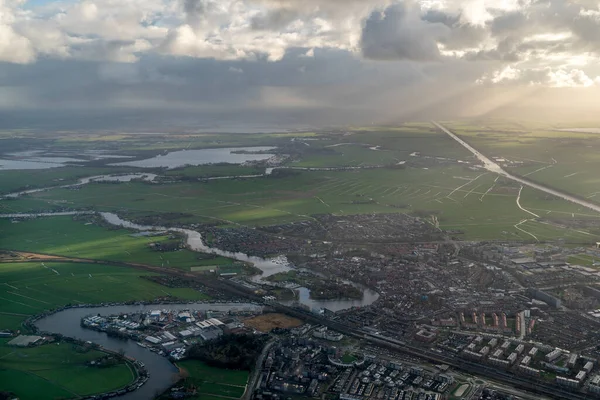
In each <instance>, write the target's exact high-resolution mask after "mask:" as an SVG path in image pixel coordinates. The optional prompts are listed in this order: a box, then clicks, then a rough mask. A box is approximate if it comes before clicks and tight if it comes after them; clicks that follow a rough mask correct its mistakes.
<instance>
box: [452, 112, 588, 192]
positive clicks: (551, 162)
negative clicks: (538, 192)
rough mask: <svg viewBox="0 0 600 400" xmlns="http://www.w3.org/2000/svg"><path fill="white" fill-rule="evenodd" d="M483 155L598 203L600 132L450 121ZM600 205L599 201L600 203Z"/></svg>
mask: <svg viewBox="0 0 600 400" xmlns="http://www.w3.org/2000/svg"><path fill="white" fill-rule="evenodd" d="M449 126H450V127H453V128H455V131H456V133H457V134H459V135H460V136H461V137H463V138H464V139H465V140H467V141H468V142H469V143H471V144H472V145H473V146H475V147H476V148H478V149H480V150H481V151H482V152H483V153H484V154H486V155H488V156H493V157H499V158H502V159H505V160H508V162H510V164H508V167H507V169H508V170H509V172H512V173H515V174H519V175H522V176H525V177H527V178H528V179H531V180H533V181H536V182H539V183H543V184H546V185H548V186H551V187H554V188H557V189H560V190H564V191H566V192H569V193H571V194H574V195H577V196H579V197H581V198H585V199H587V200H588V201H591V202H596V203H598V202H599V201H600V198H599V199H596V195H597V194H598V193H600V178H599V177H598V175H597V173H596V171H598V168H599V167H600V156H599V151H598V150H600V135H598V133H593V132H569V131H562V130H557V129H558V128H563V127H559V126H545V125H543V124H537V125H536V124H533V125H531V124H530V125H527V126H520V124H517V125H515V124H508V125H494V124H484V123H482V125H479V124H473V125H464V124H459V123H453V124H449ZM599 204H600V203H599Z"/></svg>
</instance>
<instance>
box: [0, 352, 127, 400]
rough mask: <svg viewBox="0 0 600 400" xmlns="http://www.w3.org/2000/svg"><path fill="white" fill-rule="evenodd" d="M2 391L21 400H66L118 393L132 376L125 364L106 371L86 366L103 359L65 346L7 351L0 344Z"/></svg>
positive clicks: (103, 354)
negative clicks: (117, 390)
mask: <svg viewBox="0 0 600 400" xmlns="http://www.w3.org/2000/svg"><path fill="white" fill-rule="evenodd" d="M0 352H1V354H2V356H1V357H0V382H2V389H3V390H8V391H11V392H13V393H15V394H16V395H17V396H19V398H20V399H22V400H39V399H68V398H76V397H81V396H89V395H93V394H97V393H104V392H108V391H111V390H115V389H119V388H121V387H124V386H126V385H127V384H129V383H130V382H131V381H132V380H133V379H134V375H133V372H132V370H131V369H130V367H129V366H128V365H127V364H125V363H119V364H117V365H114V366H111V367H106V368H101V369H100V368H95V367H91V366H88V365H86V364H87V363H88V362H89V361H93V360H96V359H98V358H101V357H103V356H105V353H102V352H100V351H95V350H83V349H81V348H76V346H74V345H72V344H68V343H53V344H47V345H42V346H37V347H33V348H15V347H8V346H6V345H5V343H0Z"/></svg>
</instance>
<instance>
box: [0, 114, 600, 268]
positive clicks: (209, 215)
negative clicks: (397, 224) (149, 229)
mask: <svg viewBox="0 0 600 400" xmlns="http://www.w3.org/2000/svg"><path fill="white" fill-rule="evenodd" d="M486 123H487V125H486V124H481V125H479V124H477V123H474V122H471V123H470V125H469V124H466V123H457V122H454V123H451V124H449V126H450V127H454V128H457V132H458V133H460V134H461V135H465V137H466V138H467V139H468V140H469V141H472V142H473V144H474V145H475V146H481V148H482V150H483V151H484V152H489V154H490V155H494V156H495V155H499V156H504V157H507V159H509V160H517V159H518V160H521V161H523V163H522V164H514V165H515V168H524V169H526V171H527V172H524V174H525V173H529V172H533V171H535V174H533V175H531V178H532V179H533V178H534V177H535V176H536V174H543V173H546V172H547V171H548V173H551V172H550V171H552V168H547V169H545V170H540V171H536V170H537V169H539V168H540V166H545V165H546V164H544V163H545V162H547V161H548V160H551V159H552V157H551V156H548V155H546V156H544V157H545V158H542V161H543V162H544V163H542V164H539V163H536V162H535V160H534V158H541V156H540V154H539V153H540V152H544V151H546V150H547V149H546V150H544V149H542V150H540V149H538V148H537V145H534V144H525V141H526V140H527V141H532V143H535V141H537V140H555V139H556V138H555V137H554V136H560V135H565V133H564V132H560V133H558V132H553V131H551V130H550V128H549V127H544V128H543V130H538V131H534V133H533V134H531V133H528V132H530V131H528V130H527V129H530V128H531V126H530V125H526V124H508V123H504V122H498V121H488V122H486ZM544 132H545V133H544ZM548 132H552V133H553V134H556V135H554V136H552V137H550V138H548V137H547V136H548V135H549V134H548ZM559 134H560V135H559ZM544 135H546V136H544ZM577 135H580V136H585V135H587V134H579V133H578V134H577ZM184 137H186V138H188V139H189V138H190V137H191V136H190V137H188V136H185V135H183V136H177V137H176V138H175V139H174V143H177V141H178V140H180V139H183V138H184ZM251 138H254V139H257V140H258V142H252V144H261V145H262V144H264V145H282V146H288V147H286V148H290V147H289V146H292V147H291V148H293V149H295V150H294V151H295V153H294V159H293V160H290V161H288V162H287V166H290V167H305V168H309V167H310V168H319V167H320V168H324V167H332V168H336V167H346V166H352V167H359V166H368V165H388V167H386V168H380V169H360V170H342V169H334V170H317V171H314V170H313V171H304V170H282V171H280V173H276V174H274V175H273V176H268V177H260V178H253V179H235V180H215V181H206V182H196V181H186V182H172V183H161V184H148V183H143V182H130V183H123V184H119V185H117V186H115V185H110V184H103V183H93V184H90V185H86V186H85V187H82V188H81V189H79V190H70V189H53V190H51V191H46V192H42V193H36V194H33V195H30V196H26V197H23V198H20V199H18V200H13V201H3V202H0V213H13V212H25V211H32V210H33V211H37V210H52V209H65V208H66V209H73V210H80V209H90V208H91V209H94V210H102V211H111V212H116V213H118V214H119V215H121V216H124V217H127V216H130V217H144V216H152V215H157V214H160V213H179V214H181V215H180V217H178V218H176V219H175V220H173V222H176V223H179V224H183V223H212V224H217V225H222V226H237V225H245V226H251V227H255V226H263V225H274V224H281V223H287V222H291V221H298V220H309V219H311V218H312V216H313V215H315V214H325V213H331V214H336V215H348V214H359V213H397V212H402V213H407V214H411V215H416V216H420V217H423V218H426V219H428V220H430V221H431V222H432V224H435V225H436V226H439V227H440V228H442V229H447V230H452V231H462V232H464V234H461V235H460V236H459V237H460V238H465V239H486V240H488V239H510V240H546V239H548V240H551V239H557V238H562V239H565V240H567V241H572V242H585V243H588V242H590V241H593V240H595V239H596V237H597V236H599V234H600V230H598V229H596V228H593V229H591V230H589V231H588V230H586V229H570V228H566V227H565V226H564V225H565V224H564V223H562V222H564V219H565V218H571V219H591V220H596V219H597V218H598V217H600V215H597V214H596V213H594V212H592V211H590V210H588V209H584V208H582V207H579V206H577V205H573V204H571V203H568V202H566V201H564V200H557V199H554V198H549V197H548V196H546V195H544V194H543V193H541V192H538V191H536V190H534V189H531V188H524V189H523V190H522V192H521V198H520V205H521V207H522V208H523V209H525V210H529V211H531V212H533V213H534V214H536V215H538V216H539V217H538V218H533V215H532V214H530V213H528V212H527V211H525V210H523V209H522V208H521V207H519V204H517V201H516V200H517V197H518V194H519V186H518V185H517V184H515V183H514V182H510V181H505V180H504V179H498V176H496V175H494V174H492V173H489V172H487V171H484V170H478V169H475V168H473V167H472V164H474V159H473V157H472V155H471V154H470V153H469V152H468V151H467V150H466V149H464V148H462V146H460V145H459V144H458V143H456V142H455V141H454V140H452V139H451V138H449V137H448V136H447V135H445V134H443V133H441V132H438V131H436V130H435V129H433V127H432V126H431V125H428V124H409V125H404V126H400V127H395V128H392V127H368V128H362V127H358V128H353V129H351V130H349V131H348V132H333V133H322V134H318V135H317V134H314V133H303V134H280V135H277V134H251V135H248V136H247V137H246V136H244V135H224V136H223V139H222V141H221V142H219V143H216V142H214V139H215V137H214V136H211V135H208V134H207V135H197V136H194V140H198V142H195V141H194V142H193V146H195V145H197V144H198V145H199V144H200V143H202V144H203V145H205V146H214V145H225V144H227V145H242V143H241V142H244V143H243V144H246V145H247V144H249V143H250V141H251ZM131 139H132V140H134V139H135V140H146V141H149V142H152V141H151V140H150V139H149V138H148V137H144V138H139V137H133V136H132V137H131ZM190 140H191V139H190ZM521 142H523V143H521ZM152 143H154V142H152ZM161 143H162V142H156V143H154V144H155V145H156V146H158V145H159V144H161ZM162 144H164V143H162ZM492 145H493V146H495V147H490V146H492ZM533 147H535V150H534V149H533ZM555 147H556V146H555ZM502 149H507V150H506V151H510V152H511V153H510V154H508V153H507V154H506V155H504V153H502V151H500V150H502ZM497 151H498V152H497ZM556 151H557V152H558V147H557V148H556ZM509 155H510V156H511V157H512V158H508V157H509ZM557 157H558V156H557ZM568 157H571V158H573V157H574V156H573V155H569V156H568ZM590 157H591V155H590ZM526 158H527V159H528V160H529V161H528V160H526ZM531 160H534V161H531ZM544 160H546V161H544ZM556 160H559V163H558V164H556V166H561V168H562V166H563V164H565V161H561V160H562V159H560V158H556ZM400 161H405V165H401V166H400V165H396V166H394V167H392V166H391V165H392V164H397V163H398V162H400ZM537 161H539V160H537ZM467 162H470V163H471V164H467ZM599 162H600V161H599ZM565 165H566V164H565ZM599 166H600V164H599ZM248 170H251V169H248V167H242V166H201V167H188V168H183V169H180V170H174V171H164V172H163V173H162V174H164V175H166V176H179V177H188V178H195V177H198V176H208V175H218V174H228V172H243V171H248ZM569 171H570V170H569V169H566V170H565V171H564V174H563V172H561V174H563V175H562V176H563V177H564V176H567V175H569V174H568V172H569ZM586 174H587V176H588V178H590V179H591V174H593V171H591V170H590V172H587V173H586ZM540 176H543V175H540ZM582 176H583V175H582ZM565 182H573V180H572V179H570V178H565ZM577 182H579V181H577ZM569 184H570V183H569ZM599 185H600V183H599ZM553 186H558V185H553ZM117 187H118V190H115V188H117ZM573 189H577V187H573ZM108 193H110V195H107V194H108ZM586 193H587V192H586ZM598 193H600V186H599V187H598ZM589 194H590V193H587V195H589ZM538 220H543V221H538ZM561 221H562V222H561ZM0 226H1V225H0ZM526 228H527V229H526ZM529 228H530V229H531V230H533V231H535V232H529ZM10 229H11V230H12V229H13V227H12V226H11V227H10ZM588 229H589V228H588ZM531 233H533V235H532V234H531ZM144 257H145V256H144ZM182 257H183V256H182ZM119 258H120V259H123V255H122V254H121V255H119ZM154 262H156V260H154ZM185 262H186V263H187V261H185ZM172 263H173V261H172V260H170V261H169V264H170V265H172ZM162 264H163V263H162V260H161V264H160V265H162ZM176 264H177V262H176ZM196 266H201V264H199V265H196Z"/></svg>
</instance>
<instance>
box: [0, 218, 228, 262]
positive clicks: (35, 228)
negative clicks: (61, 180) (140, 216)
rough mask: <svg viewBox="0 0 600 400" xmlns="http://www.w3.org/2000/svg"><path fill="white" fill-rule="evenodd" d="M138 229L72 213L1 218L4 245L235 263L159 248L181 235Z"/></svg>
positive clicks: (128, 258)
mask: <svg viewBox="0 0 600 400" xmlns="http://www.w3.org/2000/svg"><path fill="white" fill-rule="evenodd" d="M136 233H137V232H134V231H129V230H126V229H114V228H110V227H104V226H98V225H95V224H93V223H91V222H87V220H74V219H73V217H70V216H66V217H46V218H37V219H29V220H23V221H20V222H18V223H14V222H13V221H10V220H8V219H0V248H3V249H7V250H20V251H30V252H34V253H43V254H52V255H61V256H67V257H74V258H87V259H95V260H108V261H120V262H128V263H137V264H146V265H154V266H159V267H172V268H179V269H185V270H187V271H189V270H190V269H191V268H192V267H200V266H205V265H210V266H213V265H219V266H228V265H231V264H232V260H230V259H228V258H224V257H216V258H213V257H212V256H211V257H204V255H202V254H201V253H196V252H194V251H191V250H187V249H179V250H176V251H158V250H157V248H158V247H159V246H160V245H168V244H173V243H175V244H178V243H179V241H180V239H178V238H170V237H169V236H138V235H136Z"/></svg>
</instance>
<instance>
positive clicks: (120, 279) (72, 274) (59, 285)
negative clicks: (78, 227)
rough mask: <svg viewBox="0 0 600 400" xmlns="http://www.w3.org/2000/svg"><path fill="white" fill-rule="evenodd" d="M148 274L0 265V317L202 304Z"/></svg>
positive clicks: (8, 323) (1, 322)
mask: <svg viewBox="0 0 600 400" xmlns="http://www.w3.org/2000/svg"><path fill="white" fill-rule="evenodd" d="M144 275H151V274H150V273H147V272H144V271H137V270H134V269H131V268H126V267H113V266H108V265H100V264H79V263H44V264H42V263H39V262H36V263H0V282H1V283H2V284H1V285H0V300H1V301H0V315H2V314H7V313H8V314H10V313H14V314H20V315H21V316H22V319H25V318H26V316H28V315H35V314H39V313H41V312H43V311H44V310H51V309H54V308H58V307H60V306H63V305H66V304H77V303H81V304H88V303H102V302H125V301H135V300H137V301H144V300H146V301H149V300H154V299H156V298H159V297H165V296H168V295H170V296H174V297H177V298H181V299H185V300H203V299H206V298H207V297H206V295H204V294H202V293H200V292H198V291H196V290H193V289H185V288H181V289H179V288H177V289H171V288H168V287H165V286H162V285H159V284H156V283H154V282H150V281H148V280H147V279H143V278H141V276H144ZM15 325H18V324H17V319H16V318H12V317H11V318H4V316H2V318H0V329H14V327H15Z"/></svg>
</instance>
